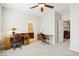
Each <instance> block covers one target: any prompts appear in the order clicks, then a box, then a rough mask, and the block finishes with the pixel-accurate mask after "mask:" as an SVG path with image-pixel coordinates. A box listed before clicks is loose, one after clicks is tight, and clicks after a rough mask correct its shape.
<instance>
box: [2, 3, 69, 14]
mask: <svg viewBox="0 0 79 59" xmlns="http://www.w3.org/2000/svg"><path fill="white" fill-rule="evenodd" d="M47 4H49V5H52V6H54V7H55V10H56V11H57V12H59V13H61V14H62V15H64V14H65V15H66V14H67V15H68V14H69V5H70V4H68V3H47ZM1 5H2V6H3V7H5V8H9V9H13V10H16V11H20V12H29V13H32V14H35V15H37V14H38V15H40V14H42V13H41V12H40V9H39V8H38V7H37V8H34V9H30V7H32V6H34V5H37V4H36V3H26V4H21V3H3V4H1ZM48 10H53V9H50V8H45V9H44V11H46V12H47V11H48Z"/></svg>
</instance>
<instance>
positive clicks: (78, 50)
mask: <svg viewBox="0 0 79 59" xmlns="http://www.w3.org/2000/svg"><path fill="white" fill-rule="evenodd" d="M70 50H73V51H76V52H79V49H73V48H70Z"/></svg>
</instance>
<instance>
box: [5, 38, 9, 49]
mask: <svg viewBox="0 0 79 59" xmlns="http://www.w3.org/2000/svg"><path fill="white" fill-rule="evenodd" d="M5 49H10V37H5Z"/></svg>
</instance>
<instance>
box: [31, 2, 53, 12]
mask: <svg viewBox="0 0 79 59" xmlns="http://www.w3.org/2000/svg"><path fill="white" fill-rule="evenodd" d="M36 7H39V8H40V9H41V12H43V11H44V8H45V7H47V8H54V6H51V5H47V4H45V3H38V5H35V6H33V7H31V8H30V9H33V8H36Z"/></svg>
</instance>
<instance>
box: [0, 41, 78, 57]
mask: <svg viewBox="0 0 79 59" xmlns="http://www.w3.org/2000/svg"><path fill="white" fill-rule="evenodd" d="M0 54H1V55H5V56H79V52H75V51H72V50H70V49H69V40H66V41H64V42H63V43H57V44H50V45H43V44H41V42H39V41H34V42H32V43H31V44H30V45H26V46H22V49H19V48H17V49H16V50H15V51H14V50H13V49H10V50H4V51H2V52H1V53H0Z"/></svg>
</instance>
